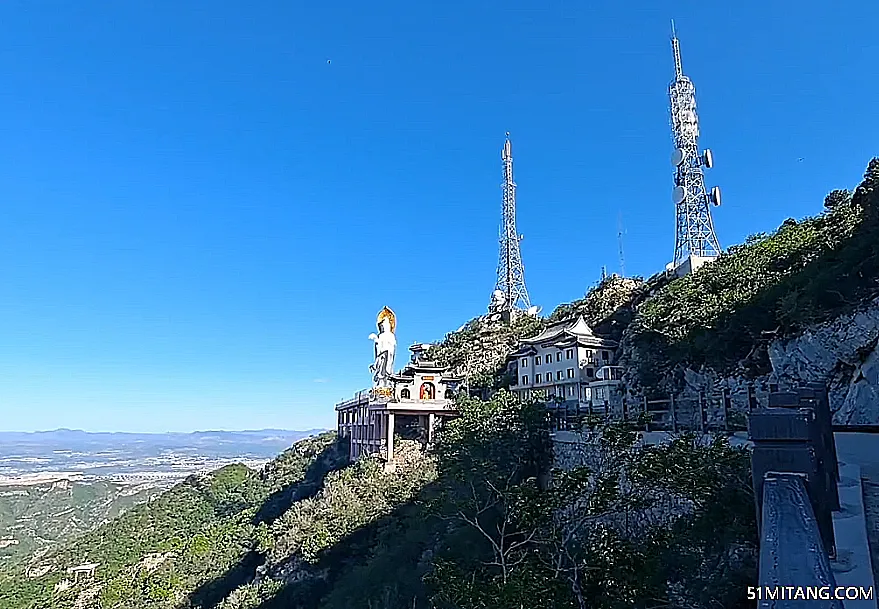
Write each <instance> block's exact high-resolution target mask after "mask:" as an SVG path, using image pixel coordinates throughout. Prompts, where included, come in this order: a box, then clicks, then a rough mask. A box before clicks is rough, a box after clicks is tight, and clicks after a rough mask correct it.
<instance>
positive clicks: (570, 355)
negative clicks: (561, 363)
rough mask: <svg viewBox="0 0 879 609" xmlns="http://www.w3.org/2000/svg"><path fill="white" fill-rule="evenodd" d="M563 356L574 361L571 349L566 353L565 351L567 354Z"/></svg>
mask: <svg viewBox="0 0 879 609" xmlns="http://www.w3.org/2000/svg"><path fill="white" fill-rule="evenodd" d="M565 356H566V357H567V358H568V359H574V350H573V349H568V351H567V353H566V354H565Z"/></svg>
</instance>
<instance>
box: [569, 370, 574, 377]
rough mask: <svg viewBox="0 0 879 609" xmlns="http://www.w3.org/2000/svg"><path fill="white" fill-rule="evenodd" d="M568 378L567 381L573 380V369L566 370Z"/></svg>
mask: <svg viewBox="0 0 879 609" xmlns="http://www.w3.org/2000/svg"><path fill="white" fill-rule="evenodd" d="M568 378H569V379H572V378H574V369H573V368H568Z"/></svg>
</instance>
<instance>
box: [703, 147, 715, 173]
mask: <svg viewBox="0 0 879 609" xmlns="http://www.w3.org/2000/svg"><path fill="white" fill-rule="evenodd" d="M702 164H703V165H705V166H706V167H707V168H708V169H711V168H712V167H714V154H713V153H712V152H711V150H710V149H708V148H706V149H705V151H704V152H702Z"/></svg>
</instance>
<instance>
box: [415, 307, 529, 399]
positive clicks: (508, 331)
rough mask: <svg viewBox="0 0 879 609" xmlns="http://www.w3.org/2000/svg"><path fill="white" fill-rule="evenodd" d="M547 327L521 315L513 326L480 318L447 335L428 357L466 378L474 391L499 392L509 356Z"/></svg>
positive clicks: (432, 349)
mask: <svg viewBox="0 0 879 609" xmlns="http://www.w3.org/2000/svg"><path fill="white" fill-rule="evenodd" d="M544 326H545V322H544V320H542V319H540V318H538V317H531V316H528V315H521V316H519V317H516V318H515V319H514V320H513V322H512V323H505V322H503V321H492V319H491V318H490V317H477V318H476V319H472V320H470V321H469V322H467V323H466V324H465V325H464V327H463V328H461V329H460V330H457V331H456V332H451V333H449V334H447V335H446V337H445V339H444V340H443V341H442V342H441V343H439V344H437V345H434V346H433V347H432V348H431V349H430V351H429V352H428V356H429V357H430V358H432V359H434V360H436V361H437V362H439V363H440V364H442V365H444V366H450V367H451V372H452V373H453V374H456V375H460V376H462V377H464V378H465V379H466V382H467V385H468V387H470V388H471V389H474V390H476V389H486V390H495V389H498V388H499V387H501V386H502V385H503V383H504V381H505V379H504V373H505V367H506V359H507V355H509V354H510V353H511V352H512V351H513V350H514V349H515V348H516V347H517V346H518V345H519V341H520V340H521V339H523V338H529V337H531V336H536V335H537V334H538V333H540V331H541V330H542V329H543V327H544Z"/></svg>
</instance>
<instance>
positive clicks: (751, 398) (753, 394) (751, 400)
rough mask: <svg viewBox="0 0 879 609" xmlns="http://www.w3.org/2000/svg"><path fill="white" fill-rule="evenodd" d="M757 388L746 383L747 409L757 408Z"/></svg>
mask: <svg viewBox="0 0 879 609" xmlns="http://www.w3.org/2000/svg"><path fill="white" fill-rule="evenodd" d="M757 406H758V404H757V390H756V389H754V385H750V384H749V385H748V410H749V411H751V410H757Z"/></svg>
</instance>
